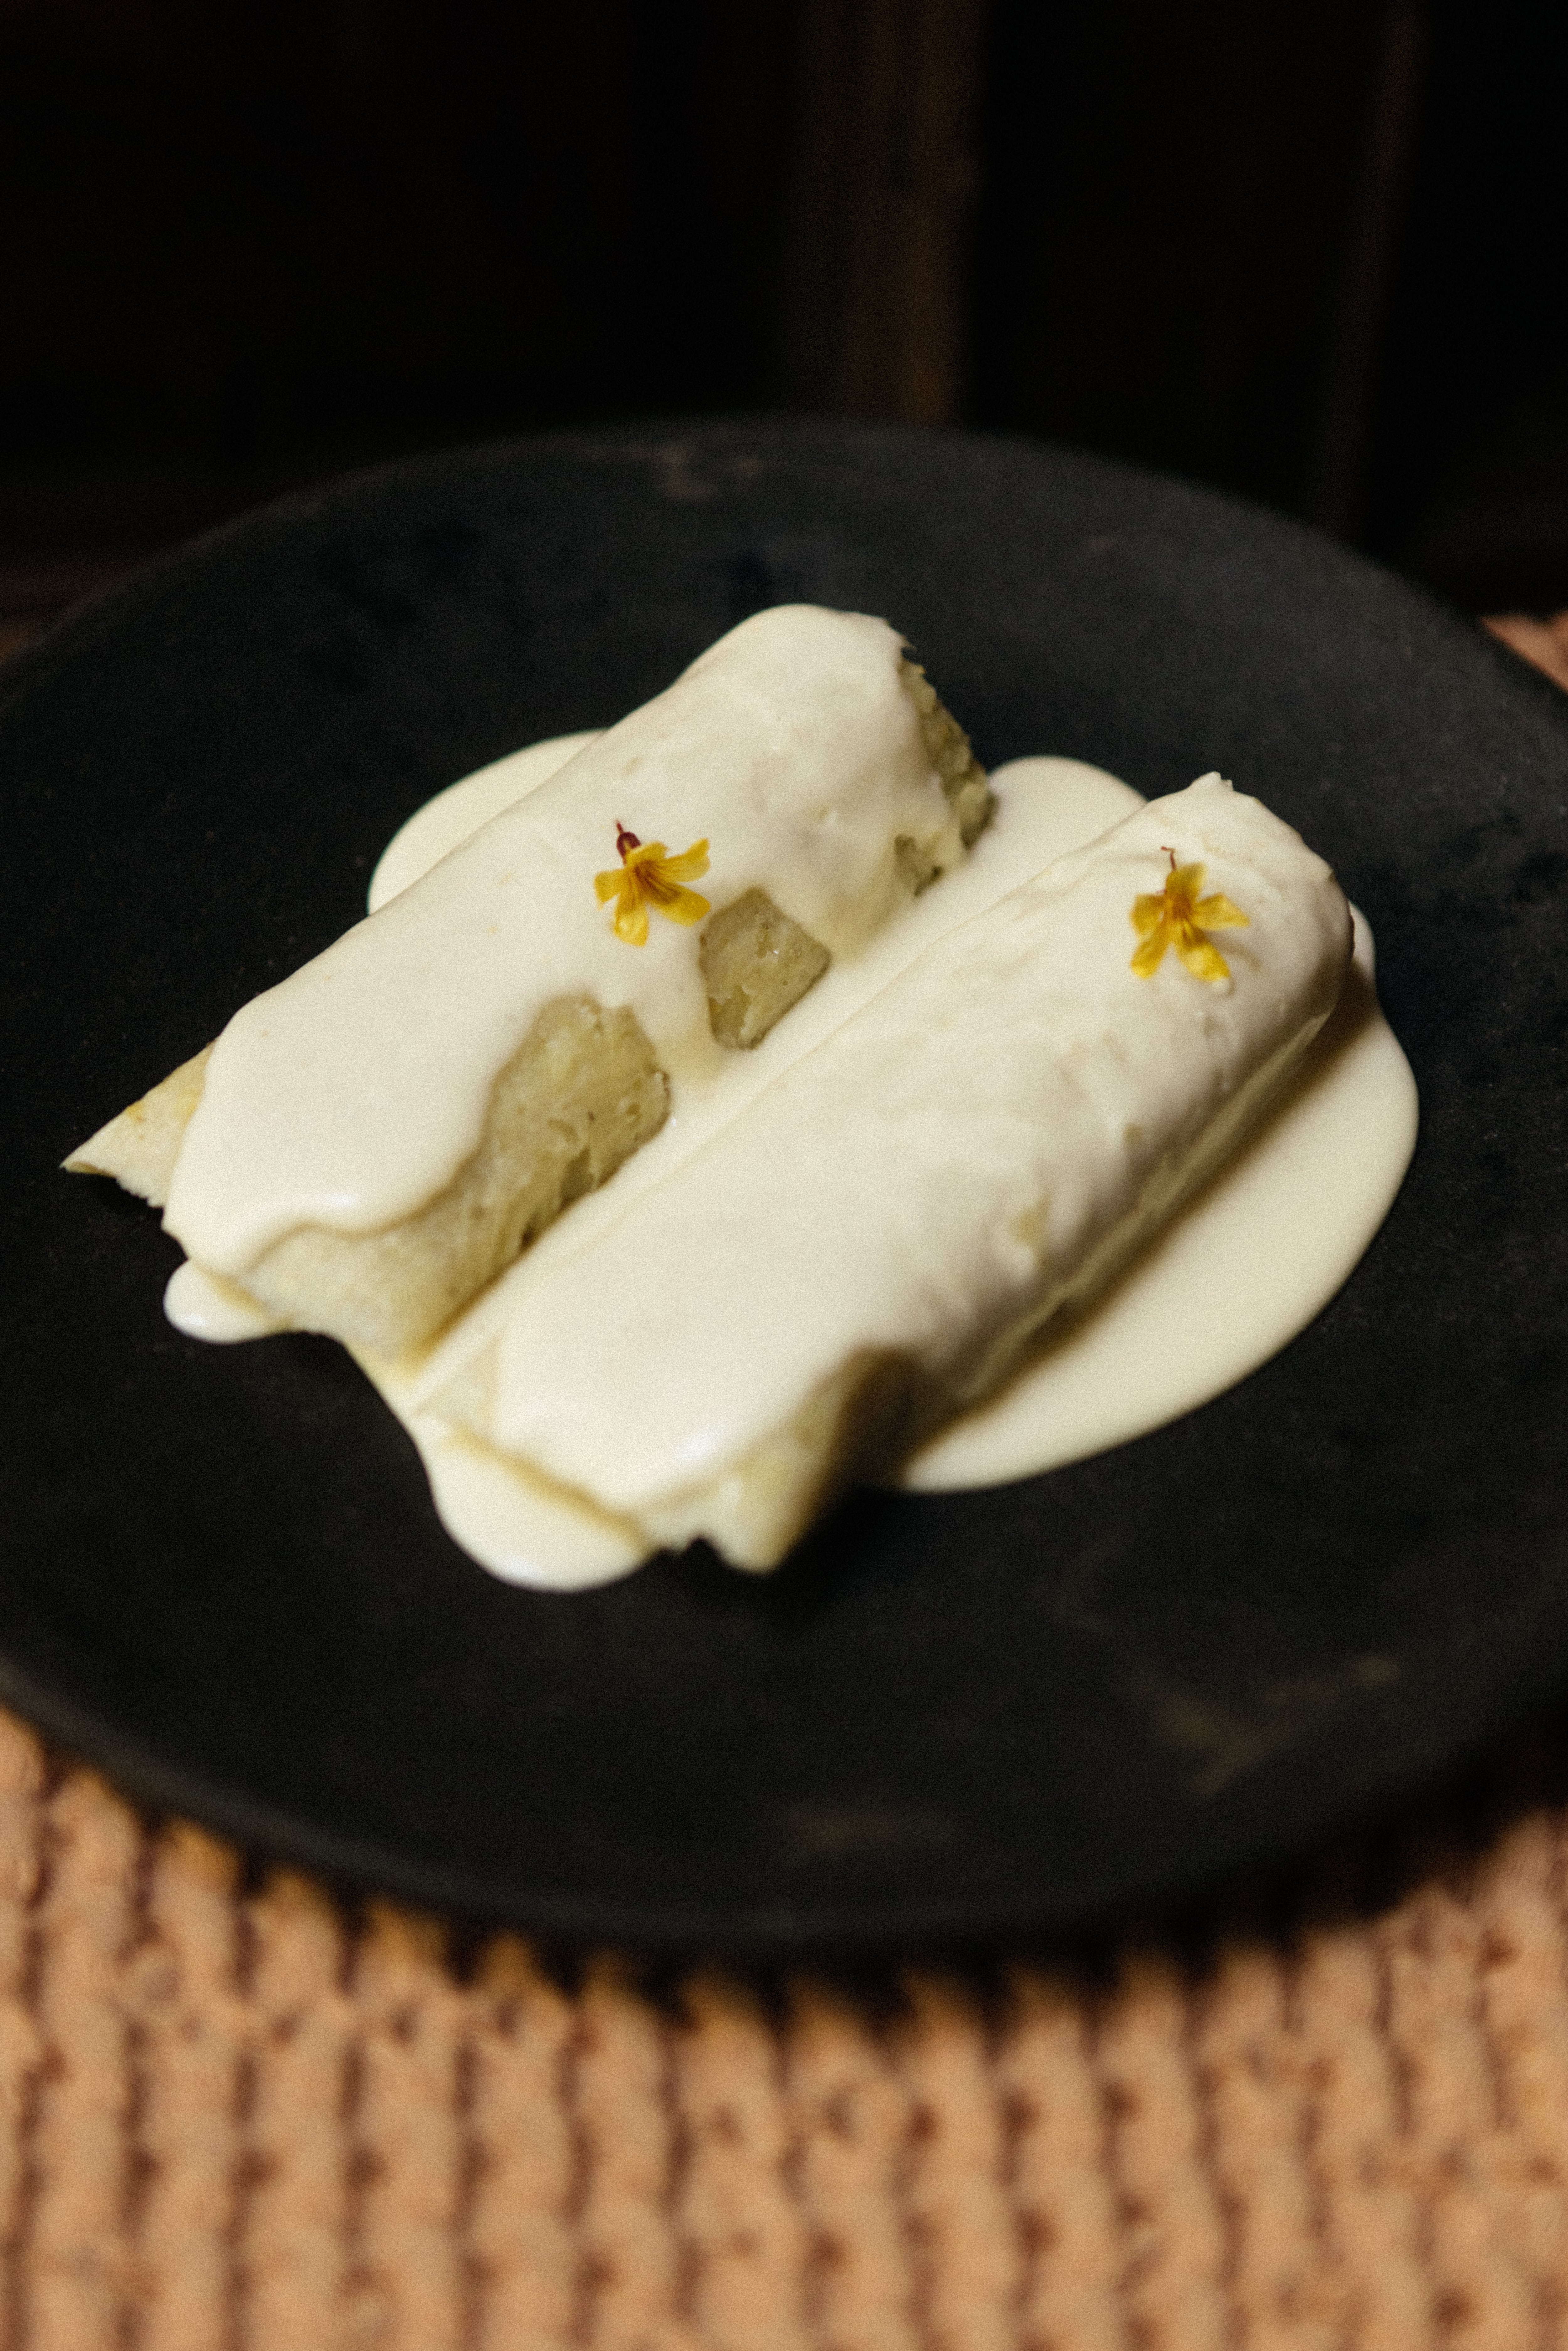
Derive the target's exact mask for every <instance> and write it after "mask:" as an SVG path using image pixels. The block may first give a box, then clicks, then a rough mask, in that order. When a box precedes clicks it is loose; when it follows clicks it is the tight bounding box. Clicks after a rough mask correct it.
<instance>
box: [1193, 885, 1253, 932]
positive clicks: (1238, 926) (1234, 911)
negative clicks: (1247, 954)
mask: <svg viewBox="0 0 1568 2351" xmlns="http://www.w3.org/2000/svg"><path fill="white" fill-rule="evenodd" d="M1192 918H1193V921H1194V922H1195V923H1196V924H1197V926H1198V929H1199V930H1200V931H1249V930H1250V929H1251V927H1252V925H1251V924H1250V922H1249V920H1248V918H1247V916H1246V915H1245V914H1243V913H1242V911H1241V909H1240V907H1239V906H1233V905H1232V904H1231V903H1230V900H1229V899H1228V897H1227V896H1226V895H1225V893H1224V892H1223V891H1222V890H1217V891H1216V892H1215V893H1214V895H1213V897H1212V898H1200V899H1199V900H1198V902H1197V905H1196V906H1195V907H1194V908H1193V910H1192Z"/></svg>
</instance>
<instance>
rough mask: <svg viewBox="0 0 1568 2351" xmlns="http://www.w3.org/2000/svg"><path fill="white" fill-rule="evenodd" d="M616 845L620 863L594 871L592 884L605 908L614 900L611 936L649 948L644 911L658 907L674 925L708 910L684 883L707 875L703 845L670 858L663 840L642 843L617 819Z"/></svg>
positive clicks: (694, 919) (693, 919)
mask: <svg viewBox="0 0 1568 2351" xmlns="http://www.w3.org/2000/svg"><path fill="white" fill-rule="evenodd" d="M615 846H616V848H617V849H618V850H619V851H620V852H621V862H620V864H619V865H618V866H616V865H612V866H611V868H610V869H609V871H608V872H604V873H596V874H595V875H594V877H593V886H594V889H595V890H596V891H597V893H598V894H599V903H600V904H601V905H603V904H604V902H605V900H606V899H608V898H613V899H614V900H615V915H614V923H615V935H616V937H617V938H618V939H624V940H625V942H626V944H627V946H629V947H643V946H647V944H648V909H649V907H650V906H656V907H657V908H658V910H659V912H660V914H667V915H668V916H669V919H670V921H671V922H672V923H700V922H701V921H702V918H703V916H704V915H705V914H706V913H707V911H708V902H707V900H706V898H704V897H700V896H699V895H698V893H697V892H696V891H695V890H687V889H685V888H684V887H683V884H684V883H687V882H695V881H696V879H697V878H698V876H699V875H700V874H703V873H706V872H707V842H706V841H693V843H692V845H691V847H690V848H689V849H687V850H684V851H683V852H682V853H681V855H680V856H679V857H671V856H670V855H668V853H667V852H666V851H665V848H664V842H663V841H648V842H647V843H646V844H644V843H643V841H639V840H638V838H637V836H636V834H635V833H634V832H628V831H627V830H626V828H625V826H624V825H623V824H622V822H621V820H620V819H619V817H617V819H616V820H615Z"/></svg>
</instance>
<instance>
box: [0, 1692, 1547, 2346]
mask: <svg viewBox="0 0 1568 2351" xmlns="http://www.w3.org/2000/svg"><path fill="white" fill-rule="evenodd" d="M462 1958H463V1964H462V1966H461V1967H458V1966H457V1965H455V1963H454V1956H453V1953H452V1952H451V1951H450V1950H449V1949H448V1948H447V1944H446V1941H445V1938H444V1931H443V1929H442V1928H440V1927H439V1926H438V1925H436V1924H434V1923H433V1922H431V1921H429V1920H425V1919H421V1918H417V1917H413V1916H411V1915H409V1914H407V1913H405V1912H402V1911H400V1910H398V1909H396V1908H394V1907H391V1906H390V1905H385V1904H372V1905H371V1906H369V1907H367V1908H366V1909H365V1910H363V1911H362V1912H361V1913H360V1914H358V1915H357V1916H355V1917H352V1918H350V1917H347V1916H346V1915H345V1914H344V1913H343V1912H342V1911H341V1910H340V1908H339V1907H337V1906H335V1904H334V1903H333V1902H332V1901H331V1900H330V1899H329V1897H328V1896H327V1895H326V1894H325V1893H324V1892H322V1891H321V1890H320V1889H319V1888H318V1887H316V1886H312V1885H311V1884H310V1883H308V1881H306V1880H304V1879H302V1878H300V1877H298V1876H294V1875H291V1874H277V1875H274V1876H270V1877H267V1878H264V1879H262V1880H260V1881H259V1882H254V1883H253V1882H248V1881H246V1879H245V1878H244V1877H243V1876H242V1873H241V1869H240V1865H239V1861H238V1857H237V1856H236V1855H235V1854H234V1853H233V1852H232V1851H230V1850H229V1849H228V1848H227V1847H226V1846H225V1845H223V1844H220V1843H218V1842H217V1841H216V1840H215V1839H214V1838H213V1837H211V1836H209V1835H207V1834H204V1833H203V1832H202V1831H200V1830H198V1829H196V1828H193V1827H192V1826H190V1825H188V1824H185V1823H170V1824H165V1825H163V1826H162V1827H159V1828H156V1829H154V1828H151V1827H149V1826H147V1825H146V1824H144V1823H141V1821H139V1820H138V1819H137V1817H136V1816H135V1815H134V1814H133V1813H131V1811H130V1810H129V1809H128V1808H127V1806H126V1805H125V1804H123V1803H122V1802H120V1800H119V1799H118V1798H117V1797H116V1796H115V1795H114V1794H113V1793H112V1792H110V1790H109V1789H107V1788H106V1787H105V1786H104V1785H103V1783H102V1782H101V1781H99V1779H97V1778H96V1777H95V1776H94V1775H93V1774H91V1773H89V1772H87V1771H82V1770H80V1769H79V1768H76V1767H73V1766H68V1765H66V1764H64V1763H61V1762H58V1761H52V1760H51V1759H50V1758H49V1757H48V1756H47V1753H46V1752H45V1751H44V1750H42V1749H41V1748H40V1746H39V1744H38V1742H37V1740H36V1739H35V1738H34V1737H33V1735H32V1734H31V1732H29V1731H28V1730H26V1729H25V1728H24V1727H23V1726H22V1725H21V1724H19V1723H17V1722H16V1721H15V1720H14V1719H11V1718H9V1717H5V1716H0V2230H3V2239H0V2241H3V2245H4V2257H3V2265H0V2296H3V2300H0V2328H3V2335H0V2339H3V2340H4V2343H5V2346H7V2351H67V2346H70V2351H77V2346H80V2351H109V2346H133V2351H176V2346H178V2351H208V2347H209V2346H210V2351H242V2346H243V2351H251V2346H255V2351H273V2347H274V2346H278V2351H283V2346H287V2351H315V2346H322V2351H326V2346H333V2351H344V2346H378V2351H380V2346H385V2351H394V2346H395V2351H556V2346H561V2351H565V2346H585V2351H663V2346H671V2351H674V2347H675V2346H680V2351H698V2346H704V2351H796V2346H800V2351H808V2346H809V2347H810V2351H1101V2346H1104V2351H1112V2346H1116V2351H1133V2347H1134V2346H1136V2351H1167V2346H1168V2351H1178V2346H1179V2351H1187V2346H1190V2351H1210V2346H1213V2351H1262V2346H1301V2351H1307V2346H1312V2351H1385V2346H1386V2351H1407V2346H1424V2345H1428V2344H1430V2345H1439V2344H1441V2345H1454V2346H1476V2347H1477V2351H1480V2346H1496V2351H1529V2347H1530V2346H1544V2345H1546V2344H1549V2343H1556V2342H1558V2341H1560V2340H1561V2339H1563V2335H1564V2333H1565V2331H1568V2325H1565V2319H1568V2312H1565V2304H1568V1974H1565V1969H1568V1812H1565V1811H1564V1810H1563V1807H1562V1806H1561V1805H1560V1804H1557V1803H1543V1804H1537V1805H1534V1806H1528V1807H1526V1808H1524V1809H1523V1810H1517V1809H1516V1810H1515V1811H1514V1813H1513V1814H1512V1816H1511V1818H1510V1820H1509V1822H1508V1823H1507V1825H1506V1827H1505V1828H1504V1829H1503V1830H1502V1831H1501V1833H1500V1834H1494V1835H1493V1836H1492V1837H1491V1838H1490V1840H1482V1841H1481V1843H1480V1844H1479V1846H1478V1847H1477V1848H1476V1849H1474V1850H1472V1851H1471V1852H1470V1853H1469V1856H1468V1858H1467V1859H1466V1860H1465V1862H1464V1864H1463V1865H1462V1866H1461V1865H1459V1864H1458V1862H1456V1861H1454V1860H1452V1859H1450V1860H1449V1861H1448V1863H1447V1865H1445V1866H1443V1867H1440V1868H1439V1867H1437V1866H1435V1865H1430V1864H1429V1865H1428V1867H1427V1873H1426V1875H1425V1876H1420V1877H1418V1878H1417V1879H1416V1881H1415V1882H1414V1883H1413V1884H1412V1885H1411V1886H1409V1888H1408V1889H1407V1890H1406V1892H1405V1893H1404V1894H1403V1895H1402V1896H1399V1897H1398V1898H1397V1899H1396V1900H1394V1901H1393V1902H1391V1903H1388V1904H1386V1905H1385V1907H1382V1908H1381V1909H1374V1910H1372V1911H1369V1912H1367V1913H1365V1914H1363V1915H1354V1916H1343V1917H1341V1918H1340V1919H1339V1920H1338V1922H1337V1923H1335V1922H1334V1920H1333V1917H1332V1916H1331V1915H1330V1914H1329V1913H1328V1912H1327V1911H1325V1910H1324V1909H1323V1908H1322V1906H1321V1904H1320V1906H1319V1907H1318V1908H1317V1909H1316V1910H1314V1911H1309V1913H1308V1915H1307V1917H1306V1923H1305V1924H1304V1925H1299V1926H1298V1927H1297V1928H1295V1929H1293V1930H1292V1931H1291V1933H1290V1934H1289V1935H1288V1936H1269V1935H1263V1934H1253V1935H1249V1934H1245V1933H1241V1932H1239V1931H1237V1932H1231V1933H1228V1934H1221V1935H1220V1936H1219V1937H1218V1938H1217V1939H1216V1941H1215V1942H1214V1943H1213V1945H1212V1946H1211V1947H1209V1948H1207V1949H1205V1952H1204V1954H1203V1956H1202V1957H1201V1959H1198V1958H1194V1957H1191V1956H1190V1955H1189V1956H1187V1957H1185V1958H1184V1957H1182V1956H1180V1955H1179V1954H1178V1953H1177V1952H1176V1949H1175V1948H1174V1947H1173V1948H1169V1949H1165V1948H1158V1947H1150V1948H1145V1949H1140V1950H1137V1951H1134V1952H1130V1953H1124V1954H1123V1955H1122V1956H1121V1957H1120V1958H1119V1959H1116V1960H1115V1961H1114V1962H1113V1964H1111V1965H1110V1966H1109V1967H1108V1968H1107V1970H1106V1972H1105V1974H1104V1976H1103V1979H1101V1980H1096V1981H1094V1982H1089V1981H1086V1980H1082V1979H1081V1978H1076V1977H1073V1976H1071V1975H1069V1974H1066V1973H1057V1972H1052V1971H1051V1970H1049V1969H1045V1968H1041V1967H1024V1966H1017V1967H1013V1968H1010V1969H1003V1970H999V1971H998V1973H997V1974H996V1975H995V1976H993V1977H988V1979H987V1980H986V1981H985V1982H984V1983H983V1984H982V1983H981V1982H980V1981H979V1980H975V1979H969V1978H967V1977H964V1976H961V1975H956V1974H953V1975H949V1974H946V1973H943V1972H941V1971H937V1970H908V1971H905V1972H904V1973H903V1974H902V1975H900V1976H899V1977H898V1978H897V1979H896V1980H890V1981H889V1982H888V1983H886V1984H883V1985H881V1986H879V1987H873V1988H871V1989H868V1988H867V1987H865V1986H864V1985H862V1987H861V1988H860V1989H859V1990H858V1991H853V1992H852V1991H848V1990H846V1989H845V1988H844V1987H843V1986H841V1985H839V1986H835V1985H833V1984H831V1983H829V1982H827V1981H821V1980H782V1981H780V1982H779V1983H777V1984H770V1985H768V1986H767V1987H766V1988H764V1987H759V1986H756V1985H747V1984H746V1983H744V1982H741V1981H737V1980H728V1979H726V1978H724V1977H722V1976H719V1975H716V1974H714V1973H710V1972H706V1971H697V1972H694V1973H691V1974H689V1975H687V1976H686V1977H685V1978H683V1979H681V1980H677V1981H675V1982H673V1983H666V1984H664V1986H662V1987H661V1988H660V1990H659V1991H658V1993H657V1996H655V1994H654V1992H653V1991H651V1990H649V1989H648V1988H647V1987H646V1986H641V1985H640V1984H639V1982H638V1980H637V1979H636V1977H635V1975H634V1974H633V1973H632V1970H631V1968H630V1965H629V1963H628V1962H625V1961H623V1960H620V1959H616V1958H614V1957H611V1956H601V1957H598V1958H596V1959H591V1960H589V1961H588V1962H587V1963H586V1964H585V1965H584V1966H583V1967H582V1969H581V1971H580V1975H579V1976H578V1977H577V1978H576V1979H575V1980H573V1981H572V1982H571V1984H570V1987H569V1986H568V1985H566V1984H564V1983H563V1981H562V1980H560V1979H559V1978H558V1977H556V1976H554V1975H552V1974H550V1973H549V1972H548V1971H547V1970H546V1969H545V1968H544V1967H543V1966H542V1965H541V1964H540V1962H539V1960H538V1958H537V1957H536V1955H535V1954H533V1953H532V1952H531V1951H530V1950H529V1949H528V1947H527V1946H526V1945H525V1944H524V1943H522V1942H521V1941H519V1940H517V1938H512V1937H507V1936H502V1937H498V1938H495V1939H492V1940H490V1941H488V1942H486V1943H485V1944H483V1945H482V1946H480V1947H478V1948H476V1949H467V1950H465V1952H464V1953H463V1955H462Z"/></svg>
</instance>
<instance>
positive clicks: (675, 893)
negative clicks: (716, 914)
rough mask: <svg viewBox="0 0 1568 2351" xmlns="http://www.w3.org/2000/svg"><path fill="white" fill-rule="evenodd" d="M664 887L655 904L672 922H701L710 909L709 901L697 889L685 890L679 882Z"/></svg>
mask: <svg viewBox="0 0 1568 2351" xmlns="http://www.w3.org/2000/svg"><path fill="white" fill-rule="evenodd" d="M666 888H667V892H668V894H667V895H666V893H665V890H664V889H662V890H661V891H660V893H659V895H658V897H657V899H656V900H655V901H654V904H656V905H657V907H658V909H659V912H660V914H666V915H668V917H669V919H670V921H671V922H672V923H700V922H701V921H702V918H703V916H704V915H705V914H706V913H707V911H708V902H707V900H706V898H705V897H703V896H702V895H701V894H700V893H699V892H697V891H695V890H683V889H682V888H681V886H680V884H679V883H674V885H673V886H672V885H666Z"/></svg>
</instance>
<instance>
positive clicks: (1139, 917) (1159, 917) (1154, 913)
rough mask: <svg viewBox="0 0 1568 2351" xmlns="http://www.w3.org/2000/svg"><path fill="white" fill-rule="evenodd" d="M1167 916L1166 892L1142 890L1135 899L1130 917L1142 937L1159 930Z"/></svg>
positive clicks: (1144, 937)
mask: <svg viewBox="0 0 1568 2351" xmlns="http://www.w3.org/2000/svg"><path fill="white" fill-rule="evenodd" d="M1165 918H1166V893H1165V892H1164V891H1163V890H1141V891H1140V892H1139V893H1138V895H1137V896H1136V897H1135V898H1134V901H1133V912H1132V914H1131V917H1130V920H1131V922H1132V925H1133V928H1134V930H1135V931H1136V932H1137V934H1138V936H1139V937H1140V938H1141V939H1146V938H1147V937H1148V935H1149V933H1150V932H1151V931H1155V930H1158V928H1159V926H1160V925H1161V924H1162V923H1163V922H1164V921H1165Z"/></svg>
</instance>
